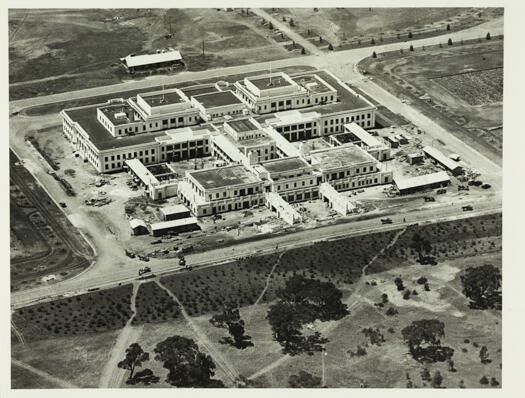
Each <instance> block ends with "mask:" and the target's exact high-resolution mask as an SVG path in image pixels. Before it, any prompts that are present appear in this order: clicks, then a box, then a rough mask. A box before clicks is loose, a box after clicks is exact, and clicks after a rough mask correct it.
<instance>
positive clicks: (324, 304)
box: [267, 275, 349, 355]
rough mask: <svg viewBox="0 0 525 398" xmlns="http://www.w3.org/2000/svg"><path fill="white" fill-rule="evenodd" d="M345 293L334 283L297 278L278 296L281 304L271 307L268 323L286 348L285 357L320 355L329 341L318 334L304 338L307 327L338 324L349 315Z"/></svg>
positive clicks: (278, 340) (298, 276)
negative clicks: (330, 323) (320, 323)
mask: <svg viewBox="0 0 525 398" xmlns="http://www.w3.org/2000/svg"><path fill="white" fill-rule="evenodd" d="M342 296H343V295H342V293H341V291H340V290H338V289H337V288H336V287H335V286H334V284H333V283H331V282H321V281H319V280H316V279H311V278H305V277H303V276H301V275H294V276H292V277H291V278H290V279H288V280H287V281H286V284H285V287H284V288H283V289H280V290H279V291H278V292H277V297H278V298H279V300H278V301H277V302H276V303H275V304H273V305H272V306H271V307H270V310H269V311H268V315H267V318H268V321H269V323H270V326H271V327H272V332H273V338H274V339H275V340H276V341H277V342H278V343H279V344H280V345H281V346H282V347H283V353H285V354H290V355H297V354H300V353H303V352H307V353H309V354H312V353H313V352H314V351H321V350H322V348H323V344H324V343H326V342H327V341H328V340H327V339H325V338H323V337H322V336H321V334H320V333H319V332H314V333H312V334H310V335H308V336H305V335H303V333H302V328H303V326H304V325H306V324H310V323H313V322H315V321H316V320H320V321H323V322H325V321H330V320H339V319H341V318H343V317H345V316H346V315H348V314H349V312H348V310H347V307H346V305H345V304H343V303H342V302H341V298H342Z"/></svg>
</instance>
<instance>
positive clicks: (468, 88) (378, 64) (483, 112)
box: [359, 37, 503, 158]
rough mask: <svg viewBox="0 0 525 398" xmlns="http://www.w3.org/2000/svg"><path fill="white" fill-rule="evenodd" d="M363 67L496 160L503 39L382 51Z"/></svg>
mask: <svg viewBox="0 0 525 398" xmlns="http://www.w3.org/2000/svg"><path fill="white" fill-rule="evenodd" d="M436 57H438V58H439V59H440V62H438V63H436V62H435V59H436ZM359 67H360V69H361V70H362V71H364V72H365V73H367V74H369V75H370V76H373V79H374V81H375V82H376V83H377V84H379V85H381V86H382V87H384V88H385V89H387V90H389V91H390V92H392V93H394V95H397V96H398V97H399V98H405V99H407V100H409V101H410V102H411V103H412V104H413V106H415V107H417V108H418V109H419V110H421V111H422V112H423V113H424V114H426V115H427V116H429V117H431V118H433V119H434V120H436V121H437V122H438V123H439V124H441V125H443V126H444V127H445V128H447V129H449V130H450V131H452V132H454V133H455V134H457V135H458V137H459V138H461V139H462V140H464V141H466V142H467V143H469V144H470V145H472V146H474V147H475V148H477V149H478V150H481V151H483V152H484V153H486V154H487V155H488V156H491V157H492V158H498V157H501V153H502V146H503V135H502V134H501V126H502V124H503V106H502V99H503V40H502V38H501V37H498V38H493V39H492V40H485V39H480V40H479V41H478V40H473V41H469V42H465V43H461V42H459V43H453V45H452V46H449V45H447V44H446V43H443V45H442V46H433V47H428V48H416V49H415V51H408V50H407V51H404V52H402V53H401V52H390V53H385V54H379V56H378V58H371V57H370V58H366V59H365V60H363V61H361V63H360V64H359Z"/></svg>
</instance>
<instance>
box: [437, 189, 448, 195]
mask: <svg viewBox="0 0 525 398" xmlns="http://www.w3.org/2000/svg"><path fill="white" fill-rule="evenodd" d="M436 193H437V194H438V195H443V194H444V193H447V190H446V189H443V188H442V189H438V190H437V191H436Z"/></svg>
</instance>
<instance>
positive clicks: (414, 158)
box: [407, 153, 425, 164]
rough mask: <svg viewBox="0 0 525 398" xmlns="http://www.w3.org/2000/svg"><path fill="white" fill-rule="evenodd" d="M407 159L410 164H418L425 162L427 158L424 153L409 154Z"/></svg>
mask: <svg viewBox="0 0 525 398" xmlns="http://www.w3.org/2000/svg"><path fill="white" fill-rule="evenodd" d="M407 158H408V163H409V164H418V163H422V162H423V160H424V159H425V156H424V155H423V154H422V153H409V154H408V155H407Z"/></svg>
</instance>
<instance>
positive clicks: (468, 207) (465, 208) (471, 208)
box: [462, 205, 474, 211]
mask: <svg viewBox="0 0 525 398" xmlns="http://www.w3.org/2000/svg"><path fill="white" fill-rule="evenodd" d="M462 209H463V211H472V210H474V208H473V207H472V206H471V205H467V206H463V207H462Z"/></svg>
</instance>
